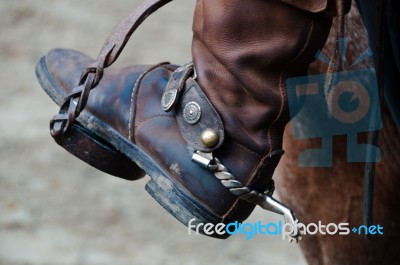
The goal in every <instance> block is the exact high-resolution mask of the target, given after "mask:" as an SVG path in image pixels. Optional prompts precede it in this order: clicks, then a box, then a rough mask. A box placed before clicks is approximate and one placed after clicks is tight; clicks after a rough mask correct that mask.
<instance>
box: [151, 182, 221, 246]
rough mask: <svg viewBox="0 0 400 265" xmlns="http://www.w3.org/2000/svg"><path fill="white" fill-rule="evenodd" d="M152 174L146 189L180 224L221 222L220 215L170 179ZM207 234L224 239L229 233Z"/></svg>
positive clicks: (201, 230) (200, 229)
mask: <svg viewBox="0 0 400 265" xmlns="http://www.w3.org/2000/svg"><path fill="white" fill-rule="evenodd" d="M153 175H154V177H152V176H151V180H150V181H149V182H147V183H146V187H145V189H146V191H147V192H148V193H149V194H150V195H151V196H152V197H153V198H154V199H155V200H156V201H157V202H158V203H159V204H160V205H161V206H162V207H163V208H164V209H165V210H167V211H168V212H169V213H170V214H171V215H173V216H174V217H175V218H176V219H177V220H178V221H180V222H181V223H182V224H184V225H186V226H189V222H190V224H191V227H192V228H193V227H194V226H196V225H198V224H200V223H203V224H206V223H212V224H217V223H220V222H222V218H221V217H219V216H217V215H215V214H214V213H212V212H211V211H210V210H208V209H206V208H205V207H204V206H201V205H200V204H199V203H198V202H196V201H195V200H194V199H193V198H190V197H189V196H188V195H187V194H185V192H183V191H182V190H181V189H179V188H178V187H177V186H176V185H175V184H174V183H173V182H172V181H170V180H168V179H167V178H166V177H164V176H160V175H158V176H157V174H153ZM192 219H195V220H192ZM191 220H192V221H191ZM203 227H204V225H202V226H199V232H200V233H201V234H205V233H204V231H203ZM192 234H193V232H192ZM207 236H211V237H215V238H221V239H224V238H227V237H229V234H224V235H218V234H216V233H214V234H212V235H207Z"/></svg>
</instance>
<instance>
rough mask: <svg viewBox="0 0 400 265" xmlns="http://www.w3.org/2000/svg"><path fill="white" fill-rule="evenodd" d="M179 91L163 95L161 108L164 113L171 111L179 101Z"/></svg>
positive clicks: (172, 90)
mask: <svg viewBox="0 0 400 265" xmlns="http://www.w3.org/2000/svg"><path fill="white" fill-rule="evenodd" d="M177 95H178V90H177V89H171V90H167V91H165V92H164V93H163V95H162V98H161V107H162V109H163V110H164V111H167V112H168V111H170V110H171V109H172V107H173V106H174V105H175V103H176V101H177Z"/></svg>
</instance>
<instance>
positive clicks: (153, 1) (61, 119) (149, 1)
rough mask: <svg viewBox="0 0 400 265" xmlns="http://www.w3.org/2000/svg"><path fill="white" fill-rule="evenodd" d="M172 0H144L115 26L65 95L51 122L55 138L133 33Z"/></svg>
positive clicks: (83, 106)
mask: <svg viewBox="0 0 400 265" xmlns="http://www.w3.org/2000/svg"><path fill="white" fill-rule="evenodd" d="M171 1H172V0H146V1H144V2H143V3H142V4H141V5H140V6H138V7H137V8H136V9H135V10H134V11H133V12H132V13H130V14H129V15H128V16H127V17H126V18H125V19H124V20H122V21H121V22H120V23H119V24H118V25H117V26H116V27H115V28H114V30H113V31H112V32H111V34H110V35H109V36H108V38H107V40H106V41H105V43H104V45H103V47H102V48H101V50H100V53H99V56H98V57H97V60H96V61H95V62H94V63H93V64H92V65H91V66H89V67H88V68H86V69H85V70H84V71H83V73H82V76H81V79H80V82H79V86H78V87H76V88H75V89H73V92H72V93H71V94H69V95H68V96H67V97H65V99H64V102H63V104H61V107H60V111H59V113H58V114H57V115H55V116H54V117H53V119H52V120H51V121H50V132H51V135H52V136H53V137H54V138H59V137H62V135H63V134H64V133H66V132H67V131H68V129H69V128H70V127H71V126H72V125H73V123H74V121H75V119H76V117H78V116H79V113H80V112H81V111H82V110H83V109H84V108H85V106H86V102H87V99H88V97H89V93H90V90H92V89H93V88H95V87H96V86H97V84H98V83H99V82H100V80H101V78H102V77H103V71H104V68H106V67H108V66H110V65H111V64H113V63H114V62H115V61H116V60H117V58H118V56H119V54H120V53H121V51H122V50H123V49H124V47H125V45H126V43H127V42H128V40H129V38H130V37H131V35H132V34H133V32H135V30H136V29H137V28H138V27H139V26H140V24H142V22H143V21H144V20H145V19H146V18H147V17H148V16H149V15H151V14H152V13H154V12H155V11H156V10H157V9H159V8H160V7H162V6H164V5H165V4H167V3H169V2H171Z"/></svg>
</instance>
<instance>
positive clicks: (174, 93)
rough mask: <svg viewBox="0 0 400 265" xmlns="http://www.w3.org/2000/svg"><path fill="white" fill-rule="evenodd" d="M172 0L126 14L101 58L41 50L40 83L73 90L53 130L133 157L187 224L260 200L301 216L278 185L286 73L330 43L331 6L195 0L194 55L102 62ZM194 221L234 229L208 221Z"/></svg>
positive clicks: (228, 214)
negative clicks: (278, 197)
mask: <svg viewBox="0 0 400 265" xmlns="http://www.w3.org/2000/svg"><path fill="white" fill-rule="evenodd" d="M166 2H169V1H168V0H164V1H162V0H158V1H157V0H150V1H148V2H147V3H145V4H144V5H142V6H141V7H140V8H139V9H138V10H137V11H136V12H135V13H133V14H132V15H131V16H130V17H129V18H128V19H127V20H125V21H123V22H122V23H121V24H119V25H118V26H117V28H116V30H115V31H114V33H112V34H111V35H110V37H109V38H108V40H107V41H106V43H105V45H104V46H103V48H102V50H101V52H100V55H99V57H98V59H97V60H93V59H91V58H89V57H88V56H86V55H84V54H82V53H79V52H76V51H72V50H63V49H56V50H52V51H50V52H49V53H48V54H47V55H46V56H45V57H43V58H42V59H41V60H40V62H39V63H38V65H37V68H36V72H37V75H38V79H39V81H40V83H41V85H42V86H43V88H44V90H45V91H46V92H47V93H48V94H50V95H51V97H52V98H64V97H65V98H64V99H63V100H58V101H57V102H59V104H60V105H61V110H60V113H59V114H58V115H56V116H55V117H54V118H53V120H52V121H51V134H52V136H53V137H54V138H55V139H56V141H57V142H58V143H59V144H60V145H62V146H63V147H64V148H66V147H65V145H66V144H65V143H66V142H67V143H70V142H74V141H78V140H81V139H86V140H87V141H86V142H88V146H89V148H87V146H86V147H85V146H84V147H82V148H81V149H80V147H79V144H77V147H75V148H74V149H73V151H72V153H74V154H75V155H78V156H79V155H80V154H79V153H80V152H84V151H85V150H87V149H90V146H92V145H94V144H97V143H94V142H96V141H97V142H101V143H102V144H104V145H107V147H108V148H109V149H111V150H113V152H119V153H120V154H121V155H123V156H124V157H127V158H128V159H129V161H133V162H134V163H136V164H137V165H138V166H139V167H140V168H142V169H143V170H144V171H145V172H146V173H147V174H148V175H149V176H150V177H151V180H150V181H149V182H148V183H147V184H146V190H147V191H148V192H149V193H150V194H151V195H152V196H153V197H154V198H155V199H156V200H157V201H158V202H159V203H160V204H161V205H162V206H163V207H164V208H165V209H166V210H167V211H169V212H170V213H171V214H172V215H173V216H174V217H176V218H177V219H178V220H179V221H181V222H182V223H184V224H186V225H188V224H189V225H190V226H191V227H192V225H195V224H201V223H203V224H204V223H212V224H217V223H228V222H231V221H239V222H241V221H243V220H245V219H246V218H247V217H248V215H249V214H250V213H251V212H252V210H253V209H254V207H255V205H256V204H258V205H260V206H261V207H263V208H266V209H268V210H272V211H275V212H278V213H280V214H283V215H284V216H285V217H286V218H287V220H288V221H290V222H293V223H294V221H295V217H294V216H293V214H292V213H291V211H290V210H289V209H287V208H285V207H284V206H282V205H281V204H279V202H277V201H275V200H274V199H273V198H272V197H270V195H271V193H272V191H273V181H272V174H273V172H274V169H275V167H276V165H277V164H278V162H279V159H280V156H281V155H282V154H283V151H282V150H281V149H282V135H283V129H284V127H285V125H286V123H287V122H288V120H289V114H288V106H287V97H286V92H285V79H286V78H288V77H294V76H302V75H306V73H307V65H308V64H309V63H310V62H311V61H312V60H313V58H314V54H315V52H316V51H317V49H319V48H320V47H322V46H323V44H324V41H325V39H326V37H327V35H328V32H329V28H330V24H331V18H330V17H329V16H326V15H325V12H324V11H325V10H326V6H323V5H317V4H315V5H307V6H302V5H301V4H296V3H297V2H298V1H294V2H295V4H288V3H283V2H284V1H282V2H281V1H266V0H255V1H251V2H246V3H244V2H243V1H240V0H230V1H227V0H218V1H217V0H199V1H198V2H197V4H196V8H195V16H194V23H193V32H194V37H193V46H192V47H193V49H192V53H193V59H194V61H193V63H188V64H187V65H184V66H181V67H177V66H174V65H171V64H169V63H163V64H159V65H155V66H132V67H127V68H123V69H110V70H106V71H104V72H103V69H104V68H105V67H108V66H109V65H111V64H112V63H113V62H114V61H115V60H116V59H117V57H118V55H119V54H120V52H121V50H122V48H123V47H124V45H125V44H126V42H127V40H128V38H129V36H130V34H132V32H133V31H134V29H136V27H137V26H138V25H139V24H140V23H141V22H142V21H143V20H144V18H145V17H147V16H148V14H149V13H152V12H154V11H155V10H156V9H157V8H159V7H160V6H161V5H163V4H165V3H166ZM286 2H290V1H286ZM315 2H319V3H321V2H325V4H326V1H315ZM82 131H83V132H84V133H83V134H82ZM94 140H96V141H94ZM101 150H102V152H105V154H106V156H111V155H110V154H111V153H108V150H107V149H104V150H103V148H101ZM117 150H118V151H117ZM85 159H86V157H84V160H85ZM129 163H130V162H128V164H129ZM94 164H96V162H95V163H94ZM133 167H134V166H133ZM134 170H136V169H134ZM116 175H118V172H116ZM197 231H199V232H201V233H204V234H206V235H209V236H212V237H218V238H225V237H228V236H229V234H227V233H210V231H209V230H207V229H205V228H204V226H201V225H199V227H197ZM293 236H298V234H297V233H296V234H293Z"/></svg>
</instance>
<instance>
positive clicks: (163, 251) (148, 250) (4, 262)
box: [0, 0, 305, 265]
mask: <svg viewBox="0 0 400 265" xmlns="http://www.w3.org/2000/svg"><path fill="white" fill-rule="evenodd" d="M140 2H141V1H140V0H131V1H126V0H114V1H107V0H96V1H95V0H90V1H82V0H69V1H51V0H35V1H28V0H18V1H10V0H0V82H1V89H0V264H1V265H22V264H25V265H30V264H32V265H33V264H35V265H36V264H41V265H45V264H52V265H59V264H60V265H61V264H62V265H64V264H68V265H95V264H96V265H100V264H113V265H119V264H146V265H147V264H163V265H168V264H173V265H179V264H185V265H191V264H230V265H235V264H251V265H257V264H274V265H279V264H293V265H296V264H297V265H300V264H305V262H304V259H303V257H302V255H301V253H300V250H299V248H298V246H297V245H295V244H289V243H288V242H286V241H282V240H281V239H280V237H273V236H269V237H266V236H259V237H256V238H253V239H251V240H246V239H245V237H244V236H240V235H237V236H233V237H232V238H230V239H227V240H217V239H211V238H207V237H204V236H194V235H191V236H189V235H188V232H187V228H186V227H185V226H183V225H182V224H180V223H179V222H178V221H176V220H175V219H174V218H173V217H172V216H170V215H169V214H168V213H167V212H166V211H164V210H163V209H162V207H161V206H159V205H158V204H157V203H156V202H155V201H154V200H153V199H152V198H151V197H150V196H149V195H148V194H147V193H146V191H145V190H144V185H145V183H146V181H147V180H148V179H147V178H146V179H143V180H140V181H136V182H128V181H125V180H120V179H117V178H113V177H110V176H108V175H106V174H103V173H101V172H99V171H97V170H95V169H93V168H91V167H90V166H88V165H86V164H84V163H82V162H81V161H79V160H78V159H76V158H74V157H73V156H71V155H70V154H68V153H67V152H66V151H64V150H63V149H62V148H60V147H59V146H57V145H56V144H55V142H53V140H52V139H51V137H50V135H49V132H48V126H49V119H50V118H51V117H52V116H53V115H54V114H55V113H56V111H57V107H56V105H55V104H54V103H53V102H52V101H51V100H50V98H49V97H48V96H47V95H46V94H45V93H44V92H43V91H42V89H41V88H40V86H39V85H38V83H37V81H36V77H35V74H34V66H35V64H36V62H37V61H38V60H39V58H40V57H41V56H42V55H44V54H45V53H46V52H47V51H49V50H50V49H51V48H54V47H66V48H71V49H76V50H80V51H83V52H85V53H87V54H89V55H91V56H96V55H97V52H98V51H99V49H100V47H101V45H102V43H103V41H104V39H105V38H106V36H107V35H108V33H109V32H110V31H111V30H112V28H113V27H114V26H115V24H117V23H118V22H119V20H120V19H122V18H123V17H124V16H125V15H127V14H128V13H129V11H130V10H131V9H133V8H134V7H135V6H136V5H137V4H138V3H140ZM193 6H194V0H178V1H174V2H173V3H171V4H169V5H168V6H167V7H165V8H163V9H162V10H161V11H160V12H158V13H156V14H155V15H154V16H152V17H150V18H149V20H148V21H146V22H145V25H144V26H143V27H141V28H140V29H139V31H138V33H137V34H135V37H134V38H133V39H132V41H131V42H130V43H129V44H128V47H127V49H126V50H124V52H123V53H122V55H121V58H120V60H119V62H118V64H119V65H127V64H133V63H157V62H159V61H165V60H169V61H172V62H175V63H179V64H182V63H185V62H187V61H189V60H190V37H191V19H192V18H191V17H192V12H193ZM257 220H262V221H263V222H269V221H276V220H278V217H275V216H274V215H272V214H268V213H266V212H263V211H261V210H259V209H257V210H256V211H255V212H254V213H253V214H252V216H251V217H250V219H249V221H257Z"/></svg>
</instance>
